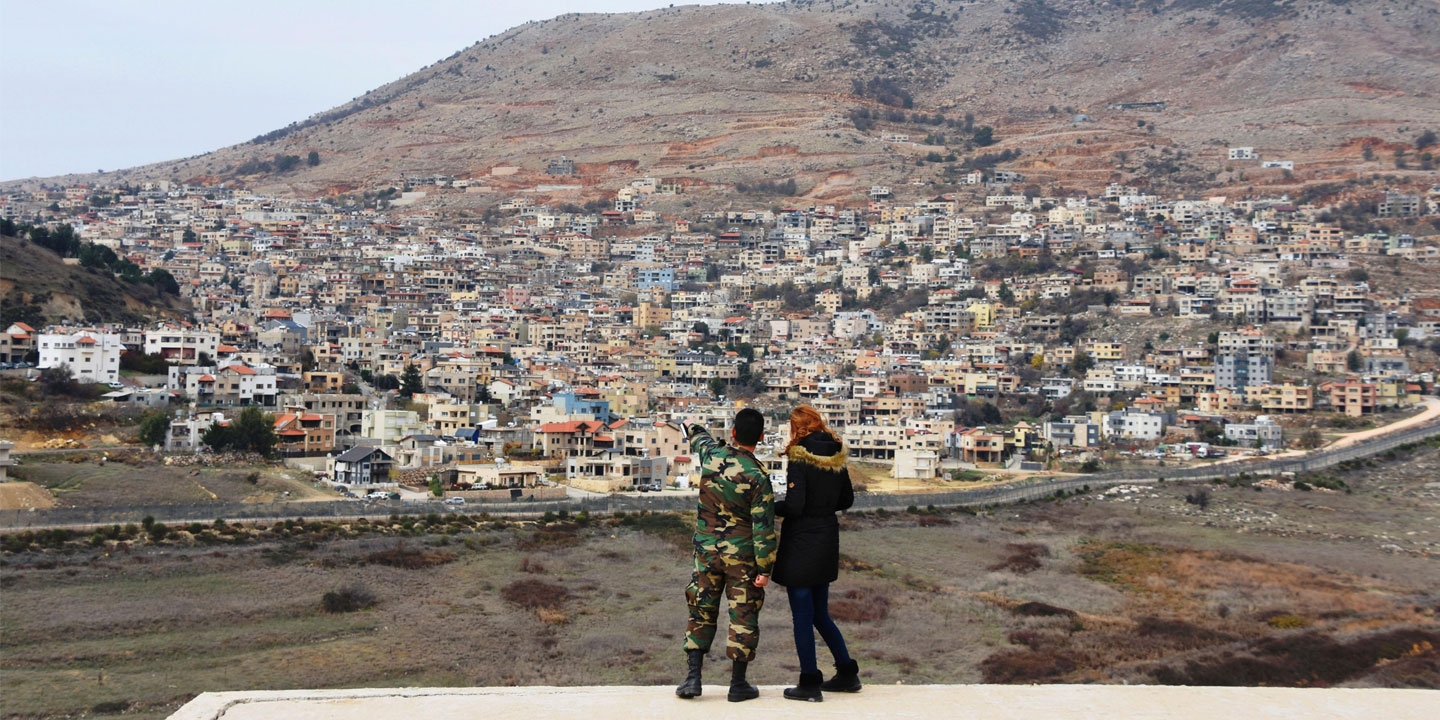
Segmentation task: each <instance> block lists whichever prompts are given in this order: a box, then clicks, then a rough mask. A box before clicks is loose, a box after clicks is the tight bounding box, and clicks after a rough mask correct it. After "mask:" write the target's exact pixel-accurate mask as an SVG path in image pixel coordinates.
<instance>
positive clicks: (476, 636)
mask: <svg viewBox="0 0 1440 720" xmlns="http://www.w3.org/2000/svg"><path fill="white" fill-rule="evenodd" d="M1437 469H1440V451H1437V450H1436V449H1434V448H1420V449H1417V450H1412V451H1408V452H1404V453H1399V454H1397V455H1396V456H1394V457H1393V459H1391V460H1389V461H1387V462H1384V463H1380V464H1372V465H1369V466H1361V467H1356V468H1352V469H1350V470H1348V471H1346V472H1343V473H1340V474H1338V475H1337V476H1336V477H1332V478H1330V480H1329V481H1326V482H1325V484H1329V485H1332V486H1335V487H1341V486H1340V485H1339V484H1337V483H1335V482H1333V481H1334V480H1343V481H1344V486H1343V487H1348V488H1349V489H1350V492H1348V493H1347V492H1344V491H1343V490H1338V491H1329V490H1323V489H1318V488H1319V485H1315V484H1308V483H1307V485H1306V486H1307V487H1315V488H1317V489H1312V490H1310V491H1304V490H1295V489H1292V488H1290V487H1289V486H1288V485H1286V486H1282V485H1279V484H1275V483H1271V484H1268V485H1260V486H1258V487H1259V490H1258V491H1257V490H1256V488H1255V487H1252V486H1247V485H1244V484H1238V485H1237V486H1235V487H1231V486H1225V485H1215V486H1203V488H1202V487H1201V486H1195V485H1188V486H1178V485H1173V484H1171V485H1163V484H1162V485H1159V486H1154V487H1145V488H1137V489H1135V490H1133V491H1131V492H1114V493H1110V494H1106V495H1100V494H1087V495H1080V496H1075V497H1070V498H1065V499H1063V500H1059V501H1054V502H1046V503H1037V504H1030V505H1023V506H1014V507H1002V508H992V509H988V510H982V511H978V512H974V513H972V512H968V511H965V512H962V511H947V510H944V509H935V510H931V509H928V508H914V509H913V510H912V511H911V512H899V513H895V512H891V513H878V512H876V513H864V514H849V515H847V516H846V517H845V518H844V519H843V526H842V527H843V529H844V532H843V534H842V546H843V554H844V559H843V565H844V569H843V571H842V573H841V578H840V580H839V582H838V583H836V585H835V586H834V587H833V588H832V593H831V596H832V611H833V614H834V615H835V617H836V619H837V621H838V622H839V623H840V625H841V627H842V629H843V630H844V631H845V633H846V636H847V639H848V640H849V642H850V645H851V649H852V652H853V653H854V654H855V656H856V657H857V658H858V659H859V662H860V665H861V668H862V679H863V680H864V681H866V682H869V683H886V684H893V683H897V682H899V683H972V682H1022V683H1029V682H1107V683H1119V682H1125V683H1152V684H1155V683H1158V684H1164V683H1181V684H1239V685H1261V684H1263V685H1284V686H1327V685H1328V686H1335V685H1340V686H1397V687H1401V686H1403V687H1431V688H1434V687H1440V651H1437V649H1436V646H1437V645H1440V621H1437V617H1436V613H1437V610H1440V590H1437V588H1440V564H1437V562H1436V555H1437V547H1440V545H1437V543H1440V529H1437V528H1440V524H1437V523H1436V521H1435V520H1436V517H1437V516H1440V487H1437V486H1435V485H1434V480H1433V478H1434V477H1437V476H1440V473H1437V472H1436V471H1437ZM1311 479H1312V480H1317V482H1318V481H1319V480H1318V479H1316V478H1311ZM1200 489H1204V490H1205V491H1206V492H1205V495H1206V499H1205V502H1204V503H1199V502H1197V501H1196V500H1197V491H1198V490H1200ZM1187 496H1188V497H1189V498H1190V501H1187V499H1186V498H1187ZM690 521H691V518H690V517H685V516H681V515H639V516H637V515H628V516H622V517H613V518H612V517H606V518H599V517H596V518H589V517H583V516H582V517H553V518H549V519H547V520H541V521H535V522H513V521H505V522H502V521H496V520H491V519H488V518H485V517H483V516H463V515H453V514H452V515H444V516H442V515H431V516H428V517H415V518H394V519H393V520H392V521H381V522H356V523H351V524H339V523H334V522H330V521H324V522H322V521H308V522H306V521H290V522H278V523H266V524H260V525H244V526H242V525H238V524H236V523H224V522H220V523H211V524H203V525H202V524H195V525H190V526H184V527H174V528H165V529H164V530H163V531H157V530H156V529H155V527H154V524H151V525H148V526H144V527H142V526H136V527H118V528H107V529H105V530H102V531H101V532H98V533H93V534H63V536H62V535H61V534H53V533H32V534H20V535H17V534H10V535H7V536H5V537H4V538H3V539H4V541H5V542H4V553H3V556H0V560H3V563H4V564H3V566H0V588H3V595H4V599H5V602H4V603H3V604H0V622H3V627H4V635H3V640H0V704H3V716H4V717H6V718H58V717H78V716H81V715H89V716H104V715H107V714H120V713H123V714H124V715H125V716H127V717H151V718H159V717H164V716H165V715H167V714H168V713H170V712H172V711H174V709H175V708H176V707H178V706H179V705H180V704H182V703H183V702H185V701H186V700H188V699H190V698H191V697H193V696H195V695H196V694H198V693H200V692H204V691H207V690H241V689H261V688H266V689H276V688H315V687H362V686H364V687H382V686H415V685H430V686H470V685H580V684H627V685H661V686H667V685H671V684H673V683H676V682H678V680H679V677H680V671H681V670H682V669H683V655H682V654H681V651H680V642H681V638H682V635H683V632H684V621H685V608H684V598H683V589H684V586H685V584H686V583H687V582H688V580H689V572H690V570H689V553H688V549H687V543H688V530H687V527H688V523H689V522H690ZM722 632H723V630H722ZM761 635H762V640H761V651H760V655H759V657H758V659H757V661H756V664H755V667H754V668H753V669H752V673H751V676H752V678H754V679H755V680H757V681H758V682H760V683H762V684H781V683H791V682H793V681H794V677H795V675H796V673H797V672H798V667H797V665H796V662H795V659H794V650H793V645H792V640H791V637H790V628H789V614H788V612H787V610H786V608H785V601H784V597H783V590H782V589H780V588H775V589H774V590H773V591H772V592H770V593H769V595H768V598H767V606H766V609H765V610H764V612H763V613H762V621H761ZM721 652H722V651H721V649H720V646H719V644H717V647H716V649H715V650H713V651H712V653H711V662H710V663H709V664H708V665H707V667H708V668H709V669H710V673H711V676H710V677H711V678H712V679H717V678H720V677H723V672H722V668H723V667H724V665H723V663H722V660H723V658H722V655H721ZM821 652H822V664H828V660H829V659H828V657H827V656H825V654H824V650H823V649H822V651H821Z"/></svg>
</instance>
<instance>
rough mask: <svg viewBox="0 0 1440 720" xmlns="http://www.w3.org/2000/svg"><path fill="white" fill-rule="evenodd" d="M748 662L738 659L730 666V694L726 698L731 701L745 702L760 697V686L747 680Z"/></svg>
mask: <svg viewBox="0 0 1440 720" xmlns="http://www.w3.org/2000/svg"><path fill="white" fill-rule="evenodd" d="M745 665H746V663H744V662H742V661H740V660H736V661H735V662H734V664H732V665H731V666H730V694H729V695H726V696H725V699H727V700H729V701H730V702H744V701H746V700H754V699H755V698H757V697H760V688H757V687H755V686H754V685H751V684H750V683H748V682H745Z"/></svg>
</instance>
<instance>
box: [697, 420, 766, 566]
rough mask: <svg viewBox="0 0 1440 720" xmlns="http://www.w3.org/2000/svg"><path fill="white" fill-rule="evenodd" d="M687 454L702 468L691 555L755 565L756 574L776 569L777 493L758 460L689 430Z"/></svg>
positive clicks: (702, 430)
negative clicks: (716, 556)
mask: <svg viewBox="0 0 1440 720" xmlns="http://www.w3.org/2000/svg"><path fill="white" fill-rule="evenodd" d="M689 433H690V450H691V451H692V452H694V453H695V455H696V458H697V460H698V462H699V467H700V501H699V506H698V509H697V511H696V516H695V550H696V551H697V552H699V551H702V550H709V551H712V552H714V551H718V552H719V554H721V555H728V556H732V557H736V558H738V559H740V560H743V561H749V560H752V559H753V561H754V564H755V573H756V574H757V575H769V574H770V569H771V568H772V567H773V566H774V565H775V547H776V542H775V491H774V489H773V488H772V487H771V486H770V476H769V474H768V473H766V472H765V468H763V467H761V465H760V461H759V460H756V459H755V456H754V455H752V454H750V453H749V452H748V451H746V450H742V449H740V448H735V447H727V446H725V445H722V444H720V443H718V442H716V441H715V438H713V437H711V436H710V433H709V432H708V431H706V430H705V428H703V427H701V426H699V425H691V426H690V428H689Z"/></svg>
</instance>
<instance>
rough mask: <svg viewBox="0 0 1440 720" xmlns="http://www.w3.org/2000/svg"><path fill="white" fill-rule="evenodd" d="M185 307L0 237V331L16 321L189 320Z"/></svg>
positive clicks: (146, 288)
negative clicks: (1, 326) (0, 327)
mask: <svg viewBox="0 0 1440 720" xmlns="http://www.w3.org/2000/svg"><path fill="white" fill-rule="evenodd" d="M189 310H190V308H189V303H188V302H187V301H185V300H182V299H180V298H177V297H175V296H174V295H162V294H160V293H158V292H156V290H155V288H153V287H151V286H150V285H146V284H144V283H127V282H125V281H123V280H121V279H120V278H117V277H115V276H114V275H113V274H111V273H109V272H105V271H101V270H87V269H85V268H82V267H80V266H78V265H69V264H66V263H65V261H63V260H61V259H60V257H59V256H57V255H56V254H55V253H52V252H50V251H48V250H43V249H41V248H39V247H36V246H35V245H33V244H30V243H29V242H27V241H24V240H20V239H17V238H13V237H10V236H8V235H0V325H4V326H5V327H9V325H10V323H12V322H16V321H20V322H24V323H28V324H29V325H30V326H32V327H36V328H39V327H43V326H45V325H48V324H50V323H74V324H94V323H107V322H116V323H129V324H140V323H145V322H148V321H151V320H159V319H180V318H183V317H186V316H188V314H189Z"/></svg>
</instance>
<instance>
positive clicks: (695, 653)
mask: <svg viewBox="0 0 1440 720" xmlns="http://www.w3.org/2000/svg"><path fill="white" fill-rule="evenodd" d="M685 659H686V661H687V662H688V663H689V665H690V671H689V673H688V674H686V675H685V682H682V683H680V687H677V688H675V694H676V695H679V696H680V697H682V698H685V699H686V700H689V699H690V698H693V697H700V666H701V665H703V664H705V651H704V650H686V651H685Z"/></svg>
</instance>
